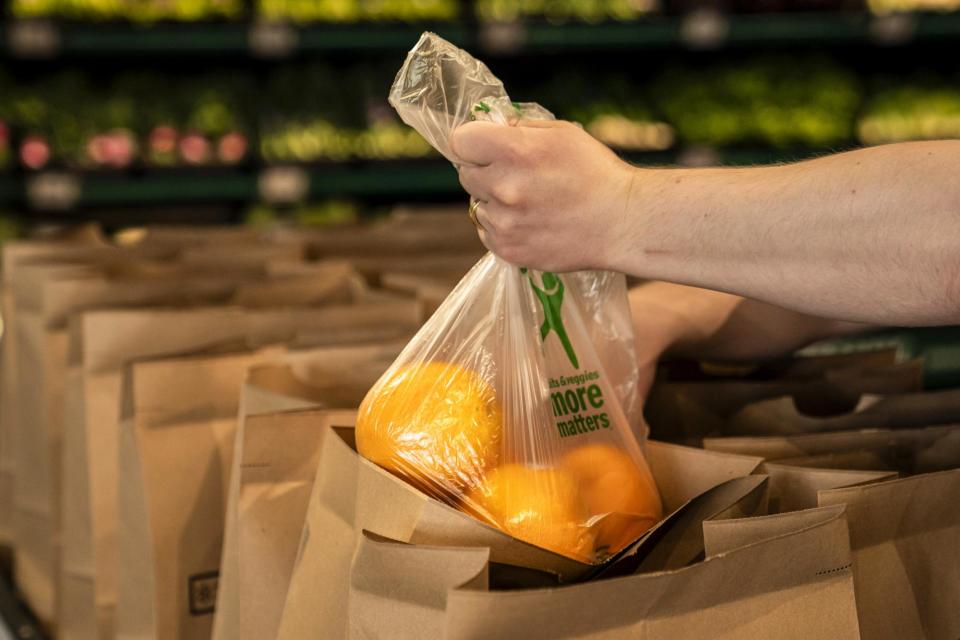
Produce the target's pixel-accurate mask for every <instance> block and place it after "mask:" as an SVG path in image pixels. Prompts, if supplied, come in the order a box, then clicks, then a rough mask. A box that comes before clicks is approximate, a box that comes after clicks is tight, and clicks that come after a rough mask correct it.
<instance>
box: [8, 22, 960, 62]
mask: <svg viewBox="0 0 960 640" xmlns="http://www.w3.org/2000/svg"><path fill="white" fill-rule="evenodd" d="M30 22H31V21H21V20H11V21H7V22H6V23H4V24H3V29H2V31H3V33H2V35H0V47H2V51H3V53H4V54H5V55H6V56H9V57H13V58H18V57H19V58H30V57H39V58H57V57H65V56H76V57H102V56H110V55H116V54H130V55H145V56H187V55H204V56H225V55H251V56H255V57H266V58H271V57H272V58H277V59H282V58H286V57H289V56H292V55H301V54H329V53H364V52H368V53H383V52H397V53H400V52H403V51H406V50H408V49H409V48H410V47H411V46H413V44H414V43H415V42H416V40H417V38H418V37H419V35H420V33H421V32H422V31H424V30H431V31H435V32H437V33H439V34H440V35H441V36H443V37H445V38H447V39H449V40H451V41H452V42H454V43H456V44H458V45H460V46H465V47H470V48H476V49H477V50H478V52H479V53H482V54H487V55H505V56H509V55H522V54H525V53H557V52H577V51H588V50H589V51H616V50H651V49H655V50H670V49H706V50H718V49H724V48H738V47H751V46H781V45H788V46H789V45H799V46H815V45H860V46H887V47H889V46H904V45H908V44H910V43H916V42H936V41H950V40H952V39H955V38H957V37H960V12H954V13H904V14H895V15H889V16H874V15H871V14H869V13H866V12H855V13H834V12H822V13H771V14H746V15H723V14H719V13H717V14H707V15H706V16H704V15H702V14H690V15H687V16H662V15H651V16H649V17H644V18H642V19H638V20H636V21H624V22H604V23H598V24H585V23H564V24H548V23H546V22H538V21H528V22H518V23H509V24H507V25H497V24H496V23H484V22H480V23H475V22H472V19H470V18H465V19H464V21H462V22H439V23H424V24H406V23H386V22H385V23H368V24H363V23H359V24H356V23H354V24H316V25H300V26H298V25H285V24H277V25H273V27H275V28H276V29H279V32H280V33H279V36H278V35H277V33H273V34H272V36H271V37H268V38H267V39H266V42H267V43H268V46H267V47H265V48H264V47H261V46H258V45H257V44H256V41H257V40H258V38H257V37H255V36H254V34H255V32H256V30H257V29H258V28H259V27H260V26H262V24H261V23H254V22H246V21H244V22H232V23H230V22H228V23H210V24H183V25H177V24H160V25H154V26H149V25H136V24H130V25H127V24H116V23H107V24H100V25H98V24H86V23H61V22H57V21H56V20H45V21H40V23H41V24H44V25H46V27H47V28H48V30H51V31H52V33H53V34H54V36H53V38H52V40H53V41H54V42H53V43H52V44H51V43H49V42H48V43H47V44H46V45H43V46H40V47H39V48H35V49H30V48H29V47H28V48H27V49H26V50H24V49H22V48H21V47H18V45H17V44H16V43H17V42H18V41H21V39H20V38H17V37H14V35H13V34H14V31H15V30H16V29H17V28H19V27H21V26H22V25H25V24H29V23H30ZM705 23H706V28H704V24H705ZM34 24H36V23H34ZM498 30H499V33H500V37H490V34H491V33H493V32H497V31H498ZM26 40H27V41H29V42H34V43H35V42H36V39H35V38H34V39H30V38H27V39H26ZM40 40H41V41H43V38H40ZM270 43H272V44H270Z"/></svg>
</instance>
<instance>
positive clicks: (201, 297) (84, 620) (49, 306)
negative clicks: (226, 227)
mask: <svg viewBox="0 0 960 640" xmlns="http://www.w3.org/2000/svg"><path fill="white" fill-rule="evenodd" d="M56 266H57V268H59V269H64V268H66V267H64V266H62V265H56ZM317 266H318V269H317V277H316V278H312V279H311V280H310V281H309V282H305V281H302V280H299V281H298V280H296V279H282V280H277V279H273V280H266V279H258V280H251V279H250V276H249V275H247V274H245V273H244V272H243V271H242V270H241V272H240V273H236V272H235V271H234V270H232V269H230V268H229V267H228V266H224V268H222V269H219V270H218V271H219V275H218V276H216V277H214V276H213V275H206V274H200V275H199V276H198V275H195V274H194V272H193V271H191V270H190V269H187V268H185V267H183V266H182V265H158V264H154V263H144V262H131V263H123V262H119V261H114V262H112V263H111V264H108V265H98V268H97V273H95V274H94V273H92V272H91V273H86V274H84V275H85V277H80V276H79V275H78V274H72V275H73V276H74V277H70V278H60V279H56V280H48V281H47V282H45V283H44V284H43V286H42V292H43V308H42V316H43V318H42V321H43V323H44V327H45V329H44V330H45V331H46V334H45V335H46V343H47V344H65V340H66V338H65V334H66V329H65V328H64V327H63V325H64V323H65V322H66V320H67V318H68V317H69V315H70V314H72V313H76V312H79V311H82V310H84V309H91V308H96V307H102V306H110V307H122V306H152V305H156V304H159V303H166V304H173V303H181V304H184V303H191V302H193V303H195V302H201V301H207V302H213V301H234V302H237V301H240V302H243V303H245V304H246V305H247V306H258V305H261V306H272V305H282V306H289V305H291V304H294V303H298V302H299V303H303V304H304V305H323V304H330V303H334V302H337V301H340V300H343V299H344V294H343V292H344V291H346V290H349V288H351V287H353V286H354V285H355V283H356V282H357V280H358V278H359V276H357V274H356V273H355V272H354V271H353V270H352V269H350V268H349V267H347V266H346V265H344V264H343V263H334V264H329V265H325V264H318V265H317ZM91 269H92V267H90V268H88V271H89V270H91ZM48 270H49V267H48ZM100 271H103V272H105V273H108V274H109V277H106V276H104V275H101V274H100V273H99V272H100ZM61 275H63V274H61ZM33 290H35V291H40V290H41V287H40V286H37V287H34V289H33ZM316 331H317V332H318V333H321V332H322V329H321V328H319V327H318V328H317V329H316ZM50 351H51V350H50V349H47V350H46V352H47V353H49V352H50ZM52 363H53V366H52V367H48V368H47V369H45V372H44V373H45V375H44V382H45V384H44V385H43V388H44V389H46V390H48V391H49V390H51V389H54V388H55V387H56V386H57V384H59V385H60V386H62V384H63V382H62V381H63V380H64V379H65V375H66V373H65V372H66V358H65V357H59V356H58V358H56V359H54V360H53V361H52ZM61 396H62V394H60V393H58V392H56V391H51V392H50V394H49V398H48V399H47V400H46V401H45V402H44V406H45V407H48V408H53V409H56V408H57V407H59V406H60V405H59V403H58V402H57V401H56V399H58V398H60V397H61ZM44 427H45V428H44V429H36V428H32V433H44V434H46V433H52V434H53V436H54V438H57V437H58V436H59V434H60V432H61V431H62V425H61V424H59V422H58V420H56V419H53V418H49V419H48V420H47V421H46V423H45V424H44ZM58 443H59V441H58V440H56V439H54V440H53V442H52V444H54V445H55V444H58ZM73 446H74V447H76V446H77V443H73ZM50 460H52V461H53V469H52V471H53V472H54V476H53V477H54V486H55V487H56V488H57V489H59V484H57V481H56V475H55V474H56V472H57V471H59V468H58V466H57V465H58V464H59V462H60V456H59V454H58V453H57V451H56V449H55V448H54V449H53V450H52V453H51V456H50ZM47 466H48V465H41V464H31V465H30V466H29V469H30V470H31V472H32V474H33V475H37V474H44V473H45V471H46V469H47ZM28 476H29V474H26V475H25V478H28ZM52 498H54V499H52V500H51V504H53V505H54V506H53V507H52V513H53V514H55V515H56V514H58V508H57V506H56V503H57V502H58V501H59V500H58V498H59V496H58V495H57V496H53V497H52ZM72 507H73V505H72V504H70V505H68V506H67V507H66V508H68V509H70V508H72ZM73 512H74V513H75V512H76V510H75V509H74V510H73ZM44 517H45V521H44V520H41V521H40V522H39V523H37V526H40V525H45V526H48V527H52V531H53V533H54V534H55V533H57V525H58V522H57V521H56V520H54V521H53V522H50V520H51V516H50V515H49V514H45V516H44ZM68 520H69V522H71V523H75V522H77V521H78V520H77V518H76V517H73V518H68ZM87 529H88V527H87V526H86V525H80V526H73V527H68V528H67V531H66V532H65V534H64V540H63V542H64V545H63V549H64V551H63V554H64V557H63V566H62V570H61V575H60V576H59V582H60V584H59V588H60V590H62V591H63V592H64V593H65V594H67V595H66V596H65V598H64V599H63V607H62V609H63V610H64V613H63V614H62V615H63V616H65V617H66V618H67V620H66V621H65V623H64V624H63V625H61V633H62V634H64V635H65V636H68V637H69V636H78V635H79V636H80V637H90V636H91V634H90V633H89V629H91V628H93V625H94V624H95V618H94V612H93V608H92V605H91V604H90V603H92V599H91V593H92V591H91V589H92V586H91V585H90V584H89V581H90V580H91V572H90V568H89V564H90V563H89V560H88V558H89V552H88V551H87V549H89V548H90V546H89V542H88V540H87V539H86V538H85V537H83V536H86V531H87ZM77 531H79V532H80V534H79V535H80V536H81V537H82V540H81V542H80V543H79V544H77V545H73V544H71V542H72V539H73V536H74V535H76V532H77ZM41 532H42V530H34V531H30V532H29V533H31V534H32V535H30V536H28V540H29V541H30V548H37V549H49V546H50V545H49V544H47V545H45V546H44V545H41V544H39V540H41V537H40V536H39V535H38V534H39V533H41ZM48 537H52V536H48ZM55 560H56V557H55V556H54V557H53V558H50V559H49V563H48V565H45V566H55ZM44 575H45V576H46V574H44ZM46 580H47V581H48V582H49V580H50V578H49V577H46ZM80 629H86V630H87V633H86V634H84V633H82V632H81V631H80Z"/></svg>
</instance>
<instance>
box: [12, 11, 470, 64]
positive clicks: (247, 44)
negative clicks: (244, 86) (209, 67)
mask: <svg viewBox="0 0 960 640" xmlns="http://www.w3.org/2000/svg"><path fill="white" fill-rule="evenodd" d="M424 29H430V30H432V31H436V32H437V33H439V34H440V35H442V36H443V37H444V38H446V39H448V40H450V41H451V42H454V43H456V44H459V45H461V46H467V45H468V44H469V43H470V38H471V35H472V34H471V32H470V30H469V29H467V28H466V27H464V26H462V25H460V24H457V23H441V24H422V25H413V24H409V25H408V24H356V25H316V26H303V27H298V26H291V25H285V24H266V23H222V24H216V23H212V24H182V25H178V24H159V25H136V24H129V25H128V24H122V23H121V24H116V23H108V24H84V23H61V22H56V21H51V20H12V21H8V22H7V23H6V24H5V25H4V28H3V29H2V35H0V47H2V51H3V53H4V54H5V55H6V56H9V57H13V58H28V59H29V58H41V59H45V58H58V57H68V56H69V57H103V56H112V55H116V54H129V55H137V56H154V57H164V56H171V57H173V56H198V55H199V56H207V57H217V56H237V55H248V54H249V55H250V56H253V57H259V58H278V59H279V58H285V57H288V56H292V55H296V54H302V53H307V54H310V53H316V54H325V53H356V52H373V53H376V52H384V51H396V52H403V51H406V50H407V49H409V48H410V47H411V46H412V44H413V43H414V42H416V40H417V38H418V37H419V36H420V34H421V32H422V31H423V30H424Z"/></svg>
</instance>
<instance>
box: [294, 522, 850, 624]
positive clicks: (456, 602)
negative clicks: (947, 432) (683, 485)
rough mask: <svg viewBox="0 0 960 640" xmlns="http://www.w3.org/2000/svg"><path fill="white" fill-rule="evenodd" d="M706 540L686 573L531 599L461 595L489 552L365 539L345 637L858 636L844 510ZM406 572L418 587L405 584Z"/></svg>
mask: <svg viewBox="0 0 960 640" xmlns="http://www.w3.org/2000/svg"><path fill="white" fill-rule="evenodd" d="M759 523H762V524H759ZM758 524H759V526H758ZM761 528H762V529H763V530H764V531H763V533H760V532H758V531H757V530H758V529H761ZM703 529H704V531H703V534H704V539H705V541H706V544H705V548H706V555H707V558H706V559H705V560H703V561H701V562H697V563H695V564H692V565H690V566H687V567H684V568H682V569H675V570H670V571H661V572H657V573H646V574H637V575H629V576H624V577H619V578H612V579H607V580H598V581H594V582H587V583H582V584H575V585H569V586H560V587H552V588H539V589H524V590H492V589H488V586H487V584H485V582H487V581H486V580H485V578H486V576H485V575H483V574H482V572H479V571H478V572H477V573H476V574H475V575H473V576H469V578H468V579H466V580H462V583H461V584H456V582H455V581H456V580H459V579H461V578H462V576H463V575H464V574H468V572H467V569H468V568H469V567H471V566H475V565H477V564H479V563H480V562H481V561H482V557H483V556H482V554H483V552H484V551H486V550H485V549H482V548H479V549H478V548H469V549H458V548H446V549H437V548H427V547H422V546H410V545H402V544H398V543H397V542H395V541H389V540H383V539H382V538H378V537H375V536H371V535H369V534H368V535H367V536H365V537H364V538H362V539H361V541H360V545H359V547H358V550H357V554H356V557H355V560H354V565H353V572H352V575H351V581H352V582H351V587H352V590H351V598H350V603H349V615H350V622H351V626H350V630H351V632H352V634H351V636H350V637H355V638H391V639H393V638H418V637H445V638H450V639H456V638H491V639H496V638H517V637H521V638H533V639H536V638H543V639H551V640H552V639H556V638H589V639H594V638H596V639H600V638H603V639H620V638H624V639H626V638H640V637H642V638H649V639H651V640H659V639H664V640H666V639H670V640H672V639H674V638H724V639H730V640H733V639H737V640H743V639H748V640H749V639H751V638H758V639H760V638H763V639H766V638H796V639H798V640H799V639H803V640H811V639H813V640H816V639H823V640H827V639H831V640H832V639H834V638H837V639H841V638H847V639H854V638H859V637H860V635H859V632H858V624H857V617H856V604H855V600H854V587H853V579H852V573H851V570H850V547H849V542H848V534H847V527H846V522H845V519H844V514H843V508H842V507H833V508H824V509H815V510H811V511H804V512H798V513H790V514H784V515H778V516H768V517H765V518H744V519H737V520H728V521H719V522H718V521H711V522H705V523H704V524H703ZM744 530H745V531H746V534H743V533H740V532H741V531H744ZM428 563H430V564H428ZM425 566H437V571H436V572H429V571H427V570H426V569H424V567H425ZM399 567H408V568H409V572H410V575H411V576H412V578H413V579H414V580H413V581H412V582H408V581H404V580H402V579H401V576H400V575H398V574H397V569H398V568H399ZM444 587H446V589H444ZM305 631H306V630H305Z"/></svg>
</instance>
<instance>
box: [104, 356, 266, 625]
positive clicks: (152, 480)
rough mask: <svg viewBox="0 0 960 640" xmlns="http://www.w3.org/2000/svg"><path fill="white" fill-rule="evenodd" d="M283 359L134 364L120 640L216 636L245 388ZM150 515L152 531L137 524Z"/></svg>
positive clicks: (125, 422)
mask: <svg viewBox="0 0 960 640" xmlns="http://www.w3.org/2000/svg"><path fill="white" fill-rule="evenodd" d="M279 353H280V351H278V350H277V349H265V350H262V351H258V352H253V353H239V354H229V355H219V356H211V357H204V356H198V357H186V358H171V359H165V360H153V361H143V362H138V363H133V364H131V365H129V367H128V369H127V374H126V375H125V378H124V383H123V391H124V396H123V407H124V415H123V416H122V421H121V433H120V450H119V451H120V461H121V474H120V476H119V478H118V483H119V494H118V495H119V511H118V518H119V523H120V532H121V533H120V535H119V536H118V537H119V555H118V576H119V585H120V588H119V596H118V600H117V635H118V637H123V638H201V637H209V635H210V622H211V617H212V613H213V609H214V603H215V600H216V574H217V569H218V565H219V561H220V540H221V536H222V530H223V513H224V502H225V496H226V488H227V486H228V484H229V477H228V473H229V469H230V467H231V464H232V448H233V439H234V429H235V426H236V413H237V405H238V403H239V391H240V382H241V380H242V378H243V375H244V374H245V372H246V369H247V367H249V366H250V365H251V364H254V363H256V362H260V361H264V360H269V359H271V358H274V357H276V356H277V355H279ZM125 470H126V471H128V472H130V473H133V472H136V477H130V476H128V475H124V473H123V471H125ZM142 515H145V516H146V526H143V525H141V524H139V523H135V522H134V520H136V519H137V518H139V517H141V516H142Z"/></svg>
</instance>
